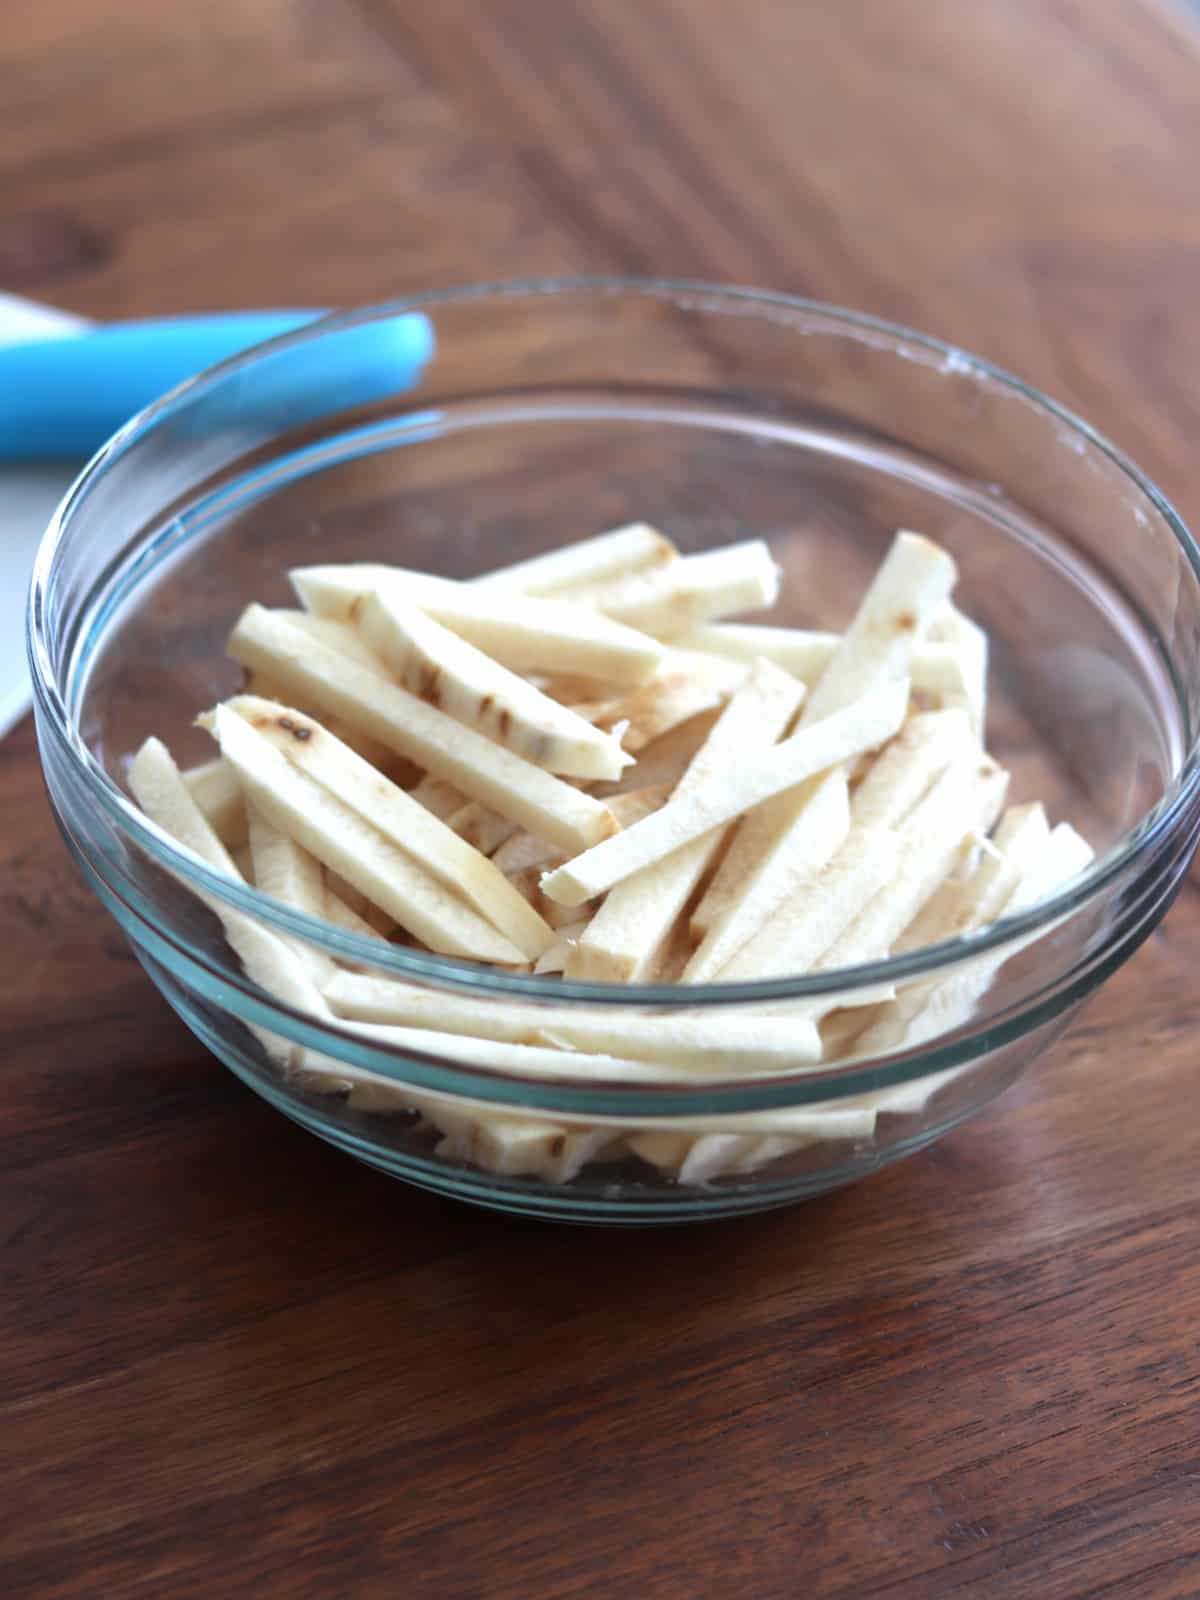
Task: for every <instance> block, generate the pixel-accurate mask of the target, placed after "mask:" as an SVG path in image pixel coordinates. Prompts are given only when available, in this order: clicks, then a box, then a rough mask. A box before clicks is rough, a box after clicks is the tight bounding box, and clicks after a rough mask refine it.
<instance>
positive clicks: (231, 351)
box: [0, 311, 433, 461]
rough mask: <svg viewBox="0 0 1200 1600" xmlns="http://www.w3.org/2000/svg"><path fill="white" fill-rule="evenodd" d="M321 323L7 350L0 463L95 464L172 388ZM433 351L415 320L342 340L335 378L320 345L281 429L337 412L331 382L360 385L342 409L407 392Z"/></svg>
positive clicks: (208, 326) (107, 333)
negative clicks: (100, 452) (116, 436)
mask: <svg viewBox="0 0 1200 1600" xmlns="http://www.w3.org/2000/svg"><path fill="white" fill-rule="evenodd" d="M320 315H322V313H320V312H317V311H242V312H234V313H216V314H213V315H208V316H192V317H169V318H156V319H153V320H150V321H146V322H124V323H110V324H108V325H107V326H101V327H96V328H85V329H84V330H82V331H81V332H79V333H69V334H66V335H62V336H57V337H54V338H49V339H37V340H31V341H27V342H25V343H21V344H13V345H0V460H7V461H35V460H41V461H45V460H70V459H78V458H82V457H84V456H89V455H91V454H92V453H93V451H95V450H97V449H99V447H100V446H101V445H102V444H103V443H104V441H105V440H106V439H107V438H108V437H109V436H110V435H111V434H113V433H115V432H116V430H117V429H118V428H119V427H121V425H122V424H123V423H125V422H127V421H128V420H129V418H130V417H131V416H133V414H134V412H136V411H140V410H141V408H142V407H143V406H145V405H148V404H149V403H150V402H151V401H152V400H155V399H157V398H158V396H159V395H161V394H164V393H165V392H166V391H167V390H168V389H171V388H173V387H174V386H175V384H177V383H182V382H183V380H184V379H185V378H190V377H193V376H194V375H195V374H196V373H197V372H201V371H203V369H204V368H205V367H210V366H212V365H213V364H214V363H215V362H218V361H224V360H225V359H226V358H227V357H229V356H233V355H237V354H238V353H239V352H240V351H242V350H246V349H249V348H250V346H252V345H256V344H261V343H262V341H263V340H264V339H273V338H275V337H276V336H277V335H278V334H281V333H289V332H291V330H292V329H294V328H298V327H302V326H303V325H304V324H305V323H307V322H311V321H312V320H313V319H314V318H315V317H318V316H320ZM432 349H433V330H432V328H431V326H430V324H429V322H428V320H427V319H426V318H425V317H423V316H419V315H416V314H411V315H404V316H396V317H393V318H391V319H390V320H389V321H388V322H386V323H383V324H367V325H364V326H363V327H361V328H351V329H347V330H343V331H341V332H339V333H335V334H333V335H332V336H331V339H330V341H329V355H330V356H331V357H332V364H333V368H334V369H336V370H333V371H330V370H329V368H328V364H327V363H326V362H325V361H324V359H323V358H322V355H321V351H322V344H321V343H318V344H316V345H314V346H313V349H312V360H311V362H308V363H306V364H305V366H304V368H303V376H304V377H305V378H306V379H310V380H311V381H310V382H302V383H301V384H299V385H298V386H297V387H294V388H292V387H290V386H289V387H290V393H289V394H288V395H287V397H286V399H287V402H288V403H287V406H286V412H287V414H286V416H285V417H284V418H283V419H282V420H285V421H288V422H293V421H295V422H299V421H303V420H305V419H306V418H307V417H308V416H310V415H311V416H315V415H319V414H320V412H321V411H322V410H324V409H332V407H327V405H326V402H327V401H328V400H329V399H330V395H329V393H328V391H327V390H326V391H325V392H324V393H323V394H322V395H320V397H318V391H319V390H320V389H321V388H322V386H323V384H324V383H325V381H326V379H327V378H328V377H333V378H334V379H341V380H344V379H345V378H347V377H350V378H352V379H353V380H354V382H353V383H352V384H351V385H349V387H347V385H346V384H345V383H344V381H343V382H342V384H341V387H342V388H343V389H344V390H346V393H345V395H344V403H345V404H353V403H354V402H355V401H356V400H363V401H366V400H370V399H373V398H376V397H378V396H380V395H382V394H386V393H391V392H393V391H395V390H399V389H404V388H407V387H408V386H409V385H410V384H411V383H412V382H413V381H414V380H415V379H416V378H417V376H418V375H419V373H420V371H421V369H422V367H423V366H424V364H425V362H426V361H427V360H428V359H429V356H430V354H431V352H432ZM348 357H350V358H352V359H349V360H348ZM289 370H290V371H291V372H292V376H293V377H294V370H293V369H289ZM278 398H280V399H282V398H284V397H282V396H280V397H278Z"/></svg>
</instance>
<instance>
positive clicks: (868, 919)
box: [816, 756, 1008, 971]
mask: <svg viewBox="0 0 1200 1600" xmlns="http://www.w3.org/2000/svg"><path fill="white" fill-rule="evenodd" d="M1007 786H1008V774H1007V772H1004V771H1002V769H1001V768H999V767H998V766H997V765H996V763H995V762H994V761H993V760H992V759H991V758H990V756H984V757H982V758H981V759H980V758H973V759H971V760H970V761H966V762H959V763H957V764H956V765H955V766H952V767H949V768H948V769H947V770H946V771H945V772H944V773H943V774H942V776H941V777H940V778H939V779H938V780H937V782H936V783H935V784H934V786H933V788H932V789H931V790H930V791H929V793H928V794H927V795H926V797H925V798H924V800H922V801H921V803H920V805H918V806H917V807H916V808H915V810H913V811H912V812H911V813H910V814H909V816H908V818H907V820H906V821H905V822H904V823H903V825H902V826H901V827H900V828H899V829H898V830H897V833H896V841H897V845H898V859H897V862H896V871H895V873H894V874H893V876H892V877H891V879H890V880H889V882H888V884H887V887H886V888H884V889H882V890H881V891H880V892H879V893H878V894H877V895H875V896H874V898H873V899H872V900H871V903H870V904H869V905H868V906H867V907H865V909H864V910H863V911H861V912H860V913H859V915H858V916H857V917H856V918H855V920H854V922H853V923H851V925H850V926H849V927H848V928H847V929H846V930H845V932H844V933H843V934H842V935H841V936H840V937H839V939H838V940H837V942H836V944H834V945H832V946H831V947H830V948H829V949H828V950H826V951H825V953H824V955H823V956H821V958H820V960H819V961H818V962H817V963H816V968H817V970H818V971H826V970H831V969H833V968H835V967H850V966H857V965H858V964H859V963H860V962H864V961H878V960H881V959H882V958H883V957H884V956H886V955H887V954H888V952H889V951H890V950H891V948H892V946H893V945H894V944H895V942H896V940H897V939H898V938H899V937H900V935H901V934H902V933H903V931H904V929H905V928H906V927H907V926H908V924H909V923H910V922H911V921H912V919H913V918H914V917H915V916H916V914H917V912H918V911H919V910H920V909H921V907H922V906H923V905H924V904H925V902H926V901H927V900H928V899H929V897H930V895H932V894H933V892H934V890H935V889H936V888H937V886H938V884H939V883H940V882H941V881H942V879H943V878H944V877H945V876H946V873H947V872H948V871H949V870H950V868H951V866H952V865H953V864H954V860H955V858H956V856H957V855H958V852H959V849H960V847H961V845H962V842H963V839H964V838H965V837H966V836H967V834H969V833H971V832H973V831H976V830H981V831H986V830H987V829H988V828H990V827H991V825H992V823H993V822H994V821H995V819H996V817H997V816H998V814H999V812H1000V808H1001V806H1002V805H1003V803H1004V793H1005V790H1006V788H1007Z"/></svg>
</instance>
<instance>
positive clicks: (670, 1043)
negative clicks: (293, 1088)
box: [324, 972, 821, 1072]
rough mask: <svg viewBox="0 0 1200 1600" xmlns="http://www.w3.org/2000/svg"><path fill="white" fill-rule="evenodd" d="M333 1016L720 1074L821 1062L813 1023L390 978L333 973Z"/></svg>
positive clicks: (328, 992) (328, 989)
mask: <svg viewBox="0 0 1200 1600" xmlns="http://www.w3.org/2000/svg"><path fill="white" fill-rule="evenodd" d="M324 993H325V998H326V1000H327V1001H328V1003H329V1005H330V1006H331V1007H332V1009H333V1010H334V1012H335V1013H336V1014H337V1015H338V1016H340V1017H347V1018H349V1019H351V1020H353V1021H357V1022H377V1023H388V1024H398V1025H403V1026H406V1027H412V1028H424V1029H429V1030H431V1031H433V1032H438V1033H453V1034H466V1035H469V1036H471V1037H473V1038H476V1039H494V1040H497V1041H499V1042H501V1043H505V1044H546V1043H551V1044H553V1045H554V1046H555V1047H558V1048H565V1049H568V1050H580V1051H583V1052H584V1053H603V1054H611V1055H616V1056H623V1057H627V1058H630V1059H636V1060H639V1061H666V1062H675V1063H677V1064H679V1065H686V1066H694V1067H696V1068H697V1069H698V1070H703V1071H707V1072H719V1071H720V1070H721V1069H722V1068H726V1067H728V1068H729V1069H730V1070H735V1071H739V1072H744V1071H754V1070H757V1069H762V1070H766V1071H770V1070H772V1069H775V1070H786V1069H790V1068H792V1067H795V1066H797V1065H802V1064H804V1063H806V1062H811V1061H816V1060H818V1059H819V1057H820V1052H821V1045H820V1039H819V1038H818V1035H817V1030H816V1026H815V1024H814V1023H813V1022H812V1021H811V1020H810V1019H808V1018H804V1017H800V1018H797V1017H794V1016H770V1015H767V1014H761V1015H760V1014H758V1013H750V1014H745V1013H741V1014H739V1015H738V1016H736V1017H734V1016H723V1015H720V1014H708V1013H692V1014H691V1015H687V1016H684V1015H680V1014H679V1013H675V1014H673V1015H671V1016H666V1015H663V1016H656V1015H655V1014H653V1013H641V1014H630V1013H629V1012H621V1011H613V1010H596V1009H594V1008H593V1009H592V1010H590V1011H587V1010H581V1009H580V1008H579V1007H577V1006H554V1005H549V1006H546V1005H532V1004H520V1003H516V1002H511V1001H503V1000H467V999H463V998H460V997H458V996H456V997H455V998H454V1003H453V1005H448V1004H447V997H446V995H444V994H440V993H436V992H434V991H431V990H427V989H418V988H415V987H413V986H412V985H411V984H405V983H401V982H396V981H392V980H389V979H386V978H373V977H357V976H355V975H353V974H350V973H345V972H342V973H337V974H335V975H334V976H333V977H332V978H331V979H330V980H329V981H328V983H327V984H326V986H325V991H324Z"/></svg>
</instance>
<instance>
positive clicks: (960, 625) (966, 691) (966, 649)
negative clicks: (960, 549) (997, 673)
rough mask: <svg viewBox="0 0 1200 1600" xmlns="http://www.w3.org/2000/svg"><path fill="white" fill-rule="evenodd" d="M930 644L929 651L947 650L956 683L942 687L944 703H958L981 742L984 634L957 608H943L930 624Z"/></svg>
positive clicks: (984, 691) (984, 703)
mask: <svg viewBox="0 0 1200 1600" xmlns="http://www.w3.org/2000/svg"><path fill="white" fill-rule="evenodd" d="M929 640H930V648H932V649H937V648H939V647H941V648H942V649H945V650H947V651H948V652H949V654H950V656H951V659H952V661H953V663H954V669H955V678H956V681H953V682H951V683H948V684H947V685H946V686H945V687H946V690H947V693H946V694H945V695H944V696H943V703H944V704H951V703H961V704H962V705H963V707H964V708H965V709H966V711H967V714H968V716H969V717H970V719H971V727H972V729H973V731H974V733H975V736H976V738H978V739H982V738H983V726H984V722H985V720H986V717H987V670H988V641H987V634H986V633H984V631H983V629H982V628H981V627H979V625H978V624H977V623H974V622H972V621H971V619H970V618H969V617H964V616H963V614H962V612H961V611H959V610H958V608H957V607H956V606H953V605H946V606H944V607H943V608H942V610H941V611H940V612H939V613H938V615H937V616H936V617H935V618H934V620H933V623H932V625H931V627H930V630H929ZM913 681H914V683H915V682H916V674H915V673H914V675H913ZM922 687H924V686H922Z"/></svg>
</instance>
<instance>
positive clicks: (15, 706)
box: [0, 294, 83, 736]
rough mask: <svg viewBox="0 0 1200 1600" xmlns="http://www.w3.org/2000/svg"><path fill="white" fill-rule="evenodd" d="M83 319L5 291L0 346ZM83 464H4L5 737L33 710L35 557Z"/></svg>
mask: <svg viewBox="0 0 1200 1600" xmlns="http://www.w3.org/2000/svg"><path fill="white" fill-rule="evenodd" d="M82 325H83V324H82V319H81V318H80V317H73V316H71V315H69V313H67V312H65V311H55V310H53V309H52V308H51V307H50V306H39V305H34V304H33V303H32V301H29V300H19V299H17V298H16V297H15V296H13V295H6V294H0V344H6V343H15V342H17V341H18V340H20V339H26V338H44V337H46V336H47V335H49V334H54V333H69V332H70V331H71V329H72V328H77V327H81V326H82ZM77 470H78V466H77V464H76V463H72V462H67V463H64V464H63V465H62V466H49V467H48V466H44V465H39V466H36V467H32V466H31V467H28V468H23V467H0V736H3V735H4V734H5V733H7V732H8V730H9V729H10V728H11V727H12V725H13V724H14V723H15V722H17V721H19V720H20V718H21V717H22V716H24V714H25V712H26V711H28V709H29V677H28V673H27V670H26V666H25V598H26V595H27V593H28V590H29V574H30V572H31V571H32V569H33V557H34V553H35V551H36V550H37V547H38V542H39V540H40V539H41V537H42V533H43V531H44V530H45V527H46V524H47V522H48V521H49V520H50V513H51V512H52V511H53V510H54V507H55V506H56V505H57V504H58V501H59V500H60V499H61V498H62V495H63V492H64V490H65V489H66V488H67V485H68V484H69V483H70V482H71V479H72V478H73V477H74V476H75V473H76V471H77Z"/></svg>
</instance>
